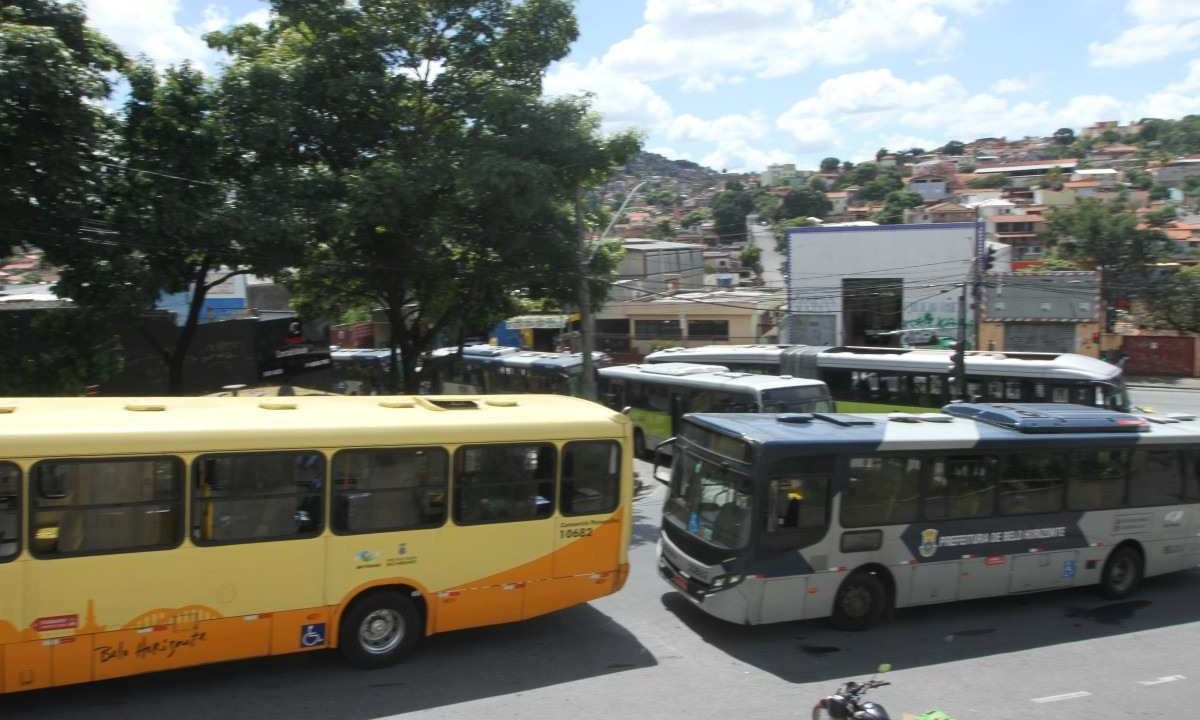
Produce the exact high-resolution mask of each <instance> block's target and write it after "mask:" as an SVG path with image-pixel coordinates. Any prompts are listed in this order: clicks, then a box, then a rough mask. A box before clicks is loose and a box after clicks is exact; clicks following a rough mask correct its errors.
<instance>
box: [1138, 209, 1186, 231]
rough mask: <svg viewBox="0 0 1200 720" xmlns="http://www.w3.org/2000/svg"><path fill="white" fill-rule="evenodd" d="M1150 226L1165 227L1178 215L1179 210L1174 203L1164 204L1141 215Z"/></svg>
mask: <svg viewBox="0 0 1200 720" xmlns="http://www.w3.org/2000/svg"><path fill="white" fill-rule="evenodd" d="M1142 217H1143V219H1144V220H1145V221H1146V224H1147V225H1149V226H1150V227H1156V228H1160V227H1165V226H1167V225H1169V224H1170V223H1171V222H1173V221H1174V220H1175V219H1176V218H1177V217H1179V210H1178V208H1176V207H1175V206H1174V205H1164V206H1163V207H1160V208H1159V209H1157V210H1151V211H1150V212H1148V213H1146V214H1145V215H1144V216H1142Z"/></svg>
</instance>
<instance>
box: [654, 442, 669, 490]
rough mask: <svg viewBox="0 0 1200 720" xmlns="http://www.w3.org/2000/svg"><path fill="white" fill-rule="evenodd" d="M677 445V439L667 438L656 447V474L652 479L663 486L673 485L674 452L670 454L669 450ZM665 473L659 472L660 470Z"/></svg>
mask: <svg viewBox="0 0 1200 720" xmlns="http://www.w3.org/2000/svg"><path fill="white" fill-rule="evenodd" d="M674 444H675V438H667V439H666V440H663V441H662V442H660V443H659V444H658V445H655V446H654V472H653V474H652V477H653V478H654V479H655V480H657V481H659V482H660V483H662V484H663V485H669V484H671V459H672V458H673V457H674V453H673V452H669V451H668V448H669V447H670V446H672V445H674ZM660 467H661V468H662V469H663V470H664V471H665V476H664V474H663V473H660V472H659V468H660Z"/></svg>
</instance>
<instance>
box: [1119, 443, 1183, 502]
mask: <svg viewBox="0 0 1200 720" xmlns="http://www.w3.org/2000/svg"><path fill="white" fill-rule="evenodd" d="M1182 460H1183V458H1182V456H1181V455H1180V454H1179V453H1178V452H1177V451H1175V450H1135V451H1134V453H1133V458H1132V462H1131V465H1130V470H1129V475H1130V477H1132V478H1133V479H1134V481H1133V482H1132V483H1130V485H1129V504H1130V505H1142V506H1146V505H1177V504H1179V503H1181V502H1183V462H1182Z"/></svg>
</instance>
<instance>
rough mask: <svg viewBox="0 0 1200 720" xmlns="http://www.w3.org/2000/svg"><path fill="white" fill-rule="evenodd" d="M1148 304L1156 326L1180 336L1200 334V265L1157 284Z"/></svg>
mask: <svg viewBox="0 0 1200 720" xmlns="http://www.w3.org/2000/svg"><path fill="white" fill-rule="evenodd" d="M1152 287H1153V290H1152V291H1151V293H1150V298H1149V299H1148V302H1146V308H1147V313H1148V316H1149V319H1150V320H1151V322H1153V323H1154V324H1155V325H1156V326H1160V327H1169V328H1171V329H1172V330H1178V331H1180V332H1200V265H1190V266H1187V267H1183V268H1180V269H1179V270H1178V271H1176V272H1174V273H1173V274H1171V275H1170V277H1168V278H1165V279H1164V280H1163V281H1160V282H1157V283H1154V284H1153V285H1152Z"/></svg>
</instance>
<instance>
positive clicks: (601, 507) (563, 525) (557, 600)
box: [525, 440, 633, 615]
mask: <svg viewBox="0 0 1200 720" xmlns="http://www.w3.org/2000/svg"><path fill="white" fill-rule="evenodd" d="M561 454H562V461H561V466H562V470H561V473H560V475H559V478H560V482H559V493H558V513H557V515H556V516H555V530H554V556H553V561H554V562H553V568H552V573H553V577H554V582H553V583H548V584H547V583H543V584H542V585H539V586H536V587H535V586H530V588H529V589H528V591H527V593H526V601H525V602H526V614H527V615H534V614H538V612H547V611H549V610H553V609H557V608H559V607H565V606H566V605H568V604H570V603H572V602H584V601H586V600H589V599H591V598H594V597H596V596H597V595H598V594H599V593H598V591H599V590H600V589H601V588H600V586H604V587H607V588H610V589H615V586H614V585H613V583H615V582H617V581H618V577H617V572H618V570H619V566H620V562H621V556H620V548H621V545H622V543H623V542H626V541H624V540H622V539H621V535H622V532H623V527H624V522H623V517H624V515H625V511H624V508H625V506H626V504H627V503H629V502H632V499H633V498H632V492H633V491H632V487H631V486H632V478H631V477H630V478H626V477H625V475H626V474H627V473H626V471H625V468H626V466H627V465H629V458H624V457H622V452H621V446H620V444H619V443H617V442H616V441H615V440H578V441H571V442H568V443H566V444H564V445H563V448H562V453H561Z"/></svg>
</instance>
